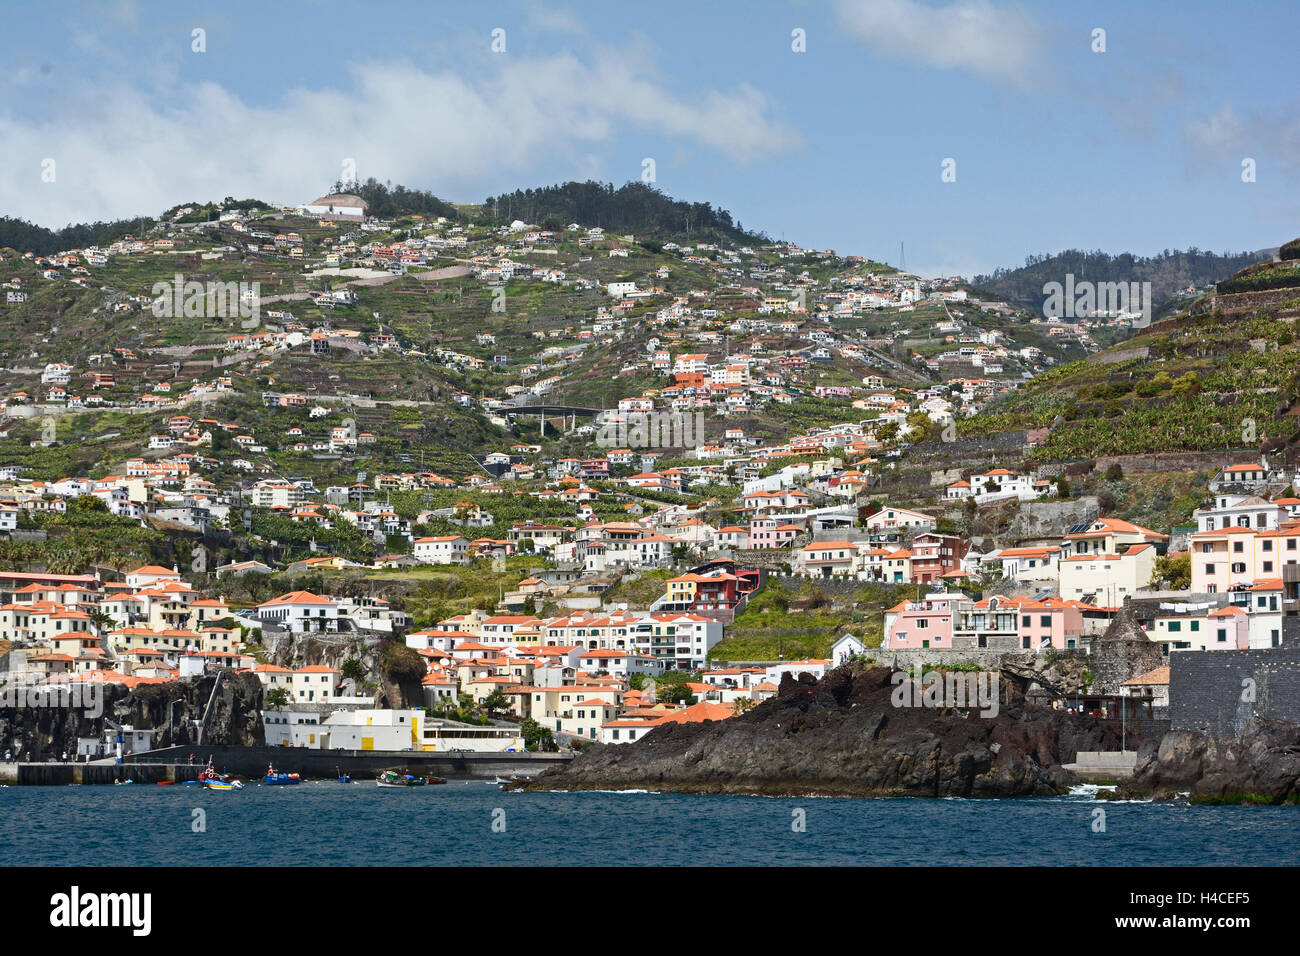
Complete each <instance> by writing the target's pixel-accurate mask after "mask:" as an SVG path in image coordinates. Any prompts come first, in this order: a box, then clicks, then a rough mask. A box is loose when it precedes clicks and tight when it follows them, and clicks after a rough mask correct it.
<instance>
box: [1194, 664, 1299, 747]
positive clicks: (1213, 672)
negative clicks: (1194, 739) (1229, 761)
mask: <svg viewBox="0 0 1300 956" xmlns="http://www.w3.org/2000/svg"><path fill="white" fill-rule="evenodd" d="M1169 662H1170V673H1169V717H1170V720H1171V722H1172V725H1173V728H1174V730H1180V731H1190V732H1193V733H1201V734H1208V735H1210V736H1211V737H1239V736H1240V735H1241V734H1242V733H1244V731H1245V729H1246V725H1247V724H1248V723H1249V722H1250V719H1251V718H1252V717H1259V718H1265V719H1275V720H1283V721H1287V722H1289V723H1292V724H1300V647H1294V646H1293V647H1286V646H1284V647H1274V648H1268V649H1265V650H1241V651H1179V652H1178V653H1176V654H1170V655H1169Z"/></svg>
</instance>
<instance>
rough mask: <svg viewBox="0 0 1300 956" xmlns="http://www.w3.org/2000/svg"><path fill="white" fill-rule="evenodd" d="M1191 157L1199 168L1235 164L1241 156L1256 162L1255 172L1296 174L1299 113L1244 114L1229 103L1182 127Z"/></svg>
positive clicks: (1293, 109)
mask: <svg viewBox="0 0 1300 956" xmlns="http://www.w3.org/2000/svg"><path fill="white" fill-rule="evenodd" d="M1184 135H1185V137H1186V139H1187V142H1188V145H1189V146H1190V147H1191V150H1192V155H1193V158H1194V159H1195V160H1196V162H1197V164H1198V165H1199V166H1200V167H1202V168H1205V167H1209V166H1221V165H1223V164H1225V163H1231V164H1233V165H1234V166H1235V165H1236V164H1239V163H1240V162H1241V160H1242V159H1244V158H1245V157H1250V158H1252V159H1254V160H1255V161H1256V162H1257V163H1258V164H1259V174H1260V176H1261V179H1262V176H1263V173H1264V170H1265V169H1266V168H1268V167H1271V168H1272V172H1273V173H1275V174H1276V173H1284V174H1286V175H1288V176H1294V175H1296V174H1297V173H1300V113H1298V112H1297V110H1296V107H1295V106H1294V105H1292V106H1291V107H1289V108H1282V109H1277V110H1276V111H1273V112H1270V111H1267V110H1252V111H1251V112H1249V113H1247V114H1245V115H1244V116H1241V115H1238V114H1237V111H1236V110H1235V109H1233V107H1232V106H1231V105H1230V104H1229V105H1225V106H1223V107H1221V108H1219V109H1218V110H1216V111H1215V112H1213V113H1211V114H1209V115H1207V116H1202V117H1201V118H1199V119H1195V120H1192V121H1191V122H1189V123H1188V124H1187V126H1186V127H1185V128H1184Z"/></svg>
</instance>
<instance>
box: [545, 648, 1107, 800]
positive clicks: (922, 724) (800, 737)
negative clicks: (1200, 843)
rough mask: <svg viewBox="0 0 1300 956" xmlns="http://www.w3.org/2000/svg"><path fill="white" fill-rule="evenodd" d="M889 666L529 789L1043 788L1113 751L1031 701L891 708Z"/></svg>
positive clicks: (860, 791)
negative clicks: (985, 708)
mask: <svg viewBox="0 0 1300 956" xmlns="http://www.w3.org/2000/svg"><path fill="white" fill-rule="evenodd" d="M890 675H891V671H890V670H889V669H887V668H883V667H873V666H869V665H866V664H864V663H861V662H852V663H849V664H846V665H844V666H842V667H839V668H836V669H835V670H833V671H831V672H830V673H828V674H827V675H826V676H825V677H824V678H823V679H822V680H820V681H814V680H812V678H811V677H808V676H806V675H805V677H804V678H803V679H801V680H798V681H795V680H793V679H790V678H788V677H787V678H786V679H785V680H783V681H782V683H781V688H780V692H779V694H778V696H776V697H775V698H772V699H770V700H767V701H764V702H763V703H762V704H760V705H759V706H757V707H755V708H754V709H753V710H751V711H749V712H748V713H745V714H742V715H740V716H737V717H733V718H730V719H728V720H724V721H705V722H703V723H694V724H664V725H662V726H660V727H659V728H657V729H656V730H654V731H653V732H651V733H650V734H647V735H646V736H645V737H643V738H642V739H641V740H638V741H637V742H636V743H632V744H622V745H607V746H597V747H593V748H592V749H590V750H588V751H586V752H585V753H583V754H582V755H580V756H579V757H578V758H577V759H575V760H574V761H573V762H572V763H571V764H569V765H568V766H566V767H562V768H556V769H554V770H550V771H547V772H546V773H544V774H542V775H541V776H540V777H539V778H538V779H537V780H535V781H534V782H533V783H532V784H530V785H529V788H530V789H539V790H550V789H564V790H603V789H608V790H627V789H639V788H646V789H651V790H664V791H678V792H686V793H751V794H765V795H771V796H783V795H789V796H794V795H804V794H819V795H831V796H867V797H885V796H926V797H1006V796H1047V795H1054V794H1059V793H1062V792H1064V791H1065V789H1066V788H1067V787H1068V786H1069V784H1070V783H1071V782H1072V781H1073V776H1072V775H1071V774H1070V772H1069V771H1067V770H1065V769H1063V768H1062V767H1061V764H1062V763H1067V762H1070V761H1073V760H1074V759H1075V755H1076V753H1077V752H1078V751H1080V750H1118V749H1119V729H1118V728H1117V727H1111V726H1110V725H1108V724H1102V723H1100V722H1098V721H1095V720H1092V719H1090V718H1087V717H1082V716H1077V715H1072V714H1068V713H1065V712H1063V711H1058V710H1053V709H1051V708H1050V707H1037V706H1034V705H1032V704H1028V703H1026V702H1025V700H1024V699H1023V697H1021V696H1020V695H1018V694H1011V695H1010V696H1011V697H1013V698H1015V699H1012V700H1011V701H1003V703H1002V705H1001V707H1000V709H999V711H998V713H997V714H996V715H990V716H988V717H982V716H981V715H980V713H981V712H980V710H979V709H977V708H956V707H947V708H933V707H921V706H913V707H896V706H894V702H893V700H892V699H891V698H892V694H893V691H894V689H895V687H894V685H893V684H892V683H891V680H890Z"/></svg>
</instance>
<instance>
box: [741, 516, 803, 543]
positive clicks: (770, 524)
mask: <svg viewBox="0 0 1300 956" xmlns="http://www.w3.org/2000/svg"><path fill="white" fill-rule="evenodd" d="M800 530H801V529H800V528H799V526H798V525H793V524H786V523H785V522H783V521H781V520H779V519H777V518H754V519H753V520H752V521H750V522H749V546H750V547H751V548H788V547H789V546H790V542H792V541H793V540H794V539H795V538H796V537H797V536H798V534H799V532H800Z"/></svg>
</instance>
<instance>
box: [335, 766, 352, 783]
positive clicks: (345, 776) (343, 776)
mask: <svg viewBox="0 0 1300 956" xmlns="http://www.w3.org/2000/svg"><path fill="white" fill-rule="evenodd" d="M334 769H335V770H337V771H338V774H339V783H351V782H352V778H351V777H350V776H349V775H348V774H346V773H344V772H343V768H342V767H335V768H334Z"/></svg>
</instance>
